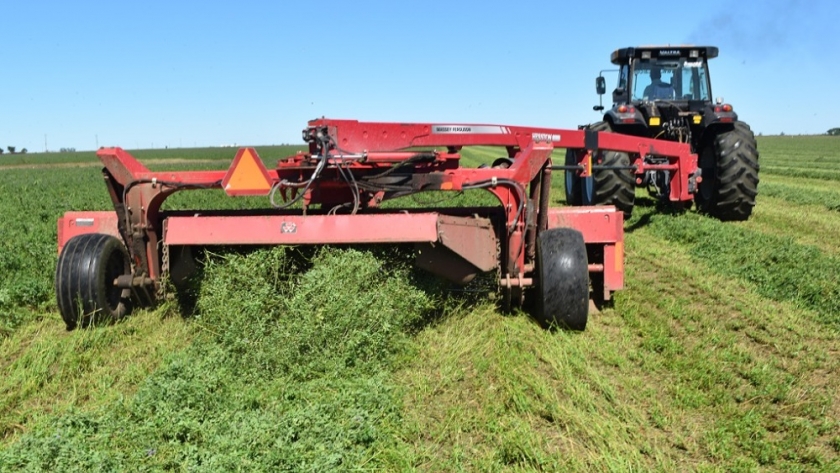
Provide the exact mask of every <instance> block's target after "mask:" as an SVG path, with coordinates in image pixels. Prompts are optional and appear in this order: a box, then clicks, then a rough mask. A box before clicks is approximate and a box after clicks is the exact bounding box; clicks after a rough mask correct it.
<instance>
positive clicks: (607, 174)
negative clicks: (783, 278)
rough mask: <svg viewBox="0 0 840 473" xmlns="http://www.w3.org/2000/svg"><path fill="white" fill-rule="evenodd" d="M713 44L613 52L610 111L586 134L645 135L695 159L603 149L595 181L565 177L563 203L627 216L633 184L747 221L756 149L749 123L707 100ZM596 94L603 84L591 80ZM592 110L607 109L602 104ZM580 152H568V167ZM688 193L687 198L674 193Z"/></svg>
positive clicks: (717, 214)
mask: <svg viewBox="0 0 840 473" xmlns="http://www.w3.org/2000/svg"><path fill="white" fill-rule="evenodd" d="M717 55H718V48H716V47H710V46H646V47H638V48H622V49H618V50H616V51H614V52H613V53H612V57H611V61H612V63H613V64H615V65H617V66H619V69H618V83H617V85H616V88H615V90H614V91H613V94H612V97H613V106H612V108H610V109H609V110H608V111H607V112H606V113H605V114H604V118H603V120H602V121H600V122H597V123H594V124H591V125H586V126H584V127H582V128H583V129H586V130H592V131H599V132H612V133H619V134H623V135H632V136H638V137H649V138H656V139H664V140H669V141H675V142H678V143H686V144H688V145H689V146H691V150H692V153H696V154H697V155H698V156H699V161H697V162H693V161H690V160H675V159H669V158H664V157H662V156H655V155H650V154H645V153H626V152H621V151H602V152H600V153H598V154H597V156H596V157H595V163H594V164H593V173H592V176H583V175H581V173H580V171H577V170H569V171H566V201H567V202H568V203H569V204H570V205H603V204H607V205H614V206H616V207H618V208H619V209H621V210H622V211H623V212H624V214H625V216H629V215H630V214H631V212H632V211H633V204H634V199H635V195H636V192H635V190H636V186H643V187H646V188H647V189H648V190H649V191H650V193H651V194H652V195H653V196H654V197H656V198H659V199H662V200H665V201H670V202H673V203H675V204H677V205H678V206H681V207H688V206H691V204H692V200H693V202H694V203H695V204H696V205H697V208H698V209H699V210H700V211H702V212H704V213H707V214H709V215H712V216H714V217H717V218H719V219H720V220H746V219H748V218H749V216H750V214H751V213H752V209H753V207H754V206H755V197H756V195H757V194H758V169H759V166H758V148H757V144H756V140H755V136H754V135H753V132H752V130H750V127H749V125H747V124H746V123H744V122H742V121H739V120H738V115H737V114H736V113H735V111H734V109H733V107H732V105H730V104H728V103H725V102H724V101H723V99H721V98H718V99H715V100H712V97H713V96H712V83H711V79H710V76H709V64H708V60H709V59H712V58H715V57H717ZM595 86H596V91H597V93H598V94H599V95H603V94H604V93H606V81H605V79H604V77H603V76H601V75H599V76H598V77H597V78H596V81H595ZM595 110H596V111H602V110H604V107H603V106H602V105H598V106H596V107H595ZM583 157H584V153H583V152H582V151H580V150H575V149H571V150H568V151H567V154H566V164H567V165H575V164H577V163H579V162H580V161H581V159H583ZM681 188H688V191H689V193H690V194H691V196H692V199H688V200H686V199H683V198H681V197H680V196H679V195H678V194H679V193H678V192H677V191H676V190H675V189H681Z"/></svg>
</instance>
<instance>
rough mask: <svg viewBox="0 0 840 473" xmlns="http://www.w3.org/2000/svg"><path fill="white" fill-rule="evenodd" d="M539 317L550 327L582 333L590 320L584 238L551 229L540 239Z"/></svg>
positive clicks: (536, 311)
mask: <svg viewBox="0 0 840 473" xmlns="http://www.w3.org/2000/svg"><path fill="white" fill-rule="evenodd" d="M534 302H535V305H536V307H535V309H536V310H535V314H534V315H535V317H536V319H537V320H538V321H539V322H540V323H542V324H543V325H544V326H546V327H557V328H567V329H570V330H578V331H582V330H585V329H586V321H587V319H588V318H589V269H588V262H587V258H586V245H585V243H584V240H583V235H582V234H581V233H580V232H579V231H577V230H573V229H571V228H551V229H548V230H545V231H543V232H542V233H540V235H539V236H538V237H537V286H536V291H535V301H534Z"/></svg>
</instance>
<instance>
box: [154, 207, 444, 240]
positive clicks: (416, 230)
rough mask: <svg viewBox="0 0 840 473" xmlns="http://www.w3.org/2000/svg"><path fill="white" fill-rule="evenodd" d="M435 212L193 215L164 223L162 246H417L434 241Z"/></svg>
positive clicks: (169, 219) (436, 220) (436, 235)
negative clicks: (402, 244) (394, 244)
mask: <svg viewBox="0 0 840 473" xmlns="http://www.w3.org/2000/svg"><path fill="white" fill-rule="evenodd" d="M438 217H439V215H438V214H437V213H419V214H402V213H393V214H377V215H309V216H299V215H285V216H279V215H271V216H267V215H266V216H232V217H218V216H197V217H174V216H173V217H169V218H167V219H166V223H165V226H166V230H165V233H164V243H165V244H167V245H302V244H348V243H417V242H435V241H437V240H438V228H437V223H438Z"/></svg>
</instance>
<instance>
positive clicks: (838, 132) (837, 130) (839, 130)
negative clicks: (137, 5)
mask: <svg viewBox="0 0 840 473" xmlns="http://www.w3.org/2000/svg"><path fill="white" fill-rule="evenodd" d="M827 133H828V134H829V135H831V136H840V128H832V129H830V130H828V132H827Z"/></svg>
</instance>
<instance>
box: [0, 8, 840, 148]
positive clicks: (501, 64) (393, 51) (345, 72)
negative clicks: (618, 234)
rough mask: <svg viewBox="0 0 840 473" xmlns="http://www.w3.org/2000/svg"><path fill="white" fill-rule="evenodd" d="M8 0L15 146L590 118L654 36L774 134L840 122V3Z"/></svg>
mask: <svg viewBox="0 0 840 473" xmlns="http://www.w3.org/2000/svg"><path fill="white" fill-rule="evenodd" d="M2 2H3V3H2V8H0V12H2V17H3V26H2V28H0V41H2V42H0V45H2V55H0V57H2V58H3V63H2V66H3V72H2V76H0V77H2V78H0V84H2V89H0V147H3V148H5V147H6V146H10V145H11V146H16V147H17V148H18V149H20V148H24V147H25V148H28V150H29V151H30V152H34V151H43V150H44V147H45V143H44V142H45V137H46V141H47V146H48V147H49V149H50V150H56V149H58V148H61V147H74V148H76V149H78V150H89V149H95V148H96V146H97V145H99V146H122V147H124V148H149V147H154V148H162V147H164V146H169V147H192V146H215V145H223V144H238V145H267V144H279V143H298V142H299V141H300V130H301V129H302V128H303V127H304V126H305V125H306V121H307V120H309V119H311V118H315V117H320V116H327V117H330V118H353V119H359V120H365V121H402V122H428V121H438V122H440V121H446V122H465V123H499V124H511V125H535V126H548V127H557V128H575V127H576V126H577V125H579V124H583V123H589V122H593V121H597V120H599V118H600V115H599V114H597V113H596V112H594V111H592V106H593V105H595V104H597V100H598V97H597V95H595V91H594V78H595V76H597V75H598V71H599V70H601V69H608V68H611V64H610V63H609V55H610V53H611V52H612V51H613V50H614V49H616V48H619V47H625V46H633V45H641V44H686V43H689V44H698V45H702V44H709V45H716V46H718V47H719V48H720V57H718V58H717V59H715V60H714V61H713V62H712V64H711V66H712V71H711V74H712V82H713V93H714V95H715V96H722V97H724V98H725V100H726V101H727V102H729V103H732V104H733V105H734V107H735V110H736V111H737V112H738V114H739V116H740V118H741V119H742V120H744V121H746V122H747V123H749V124H750V125H751V126H752V127H753V129H754V130H755V132H756V133H759V132H760V133H763V134H778V133H780V132H784V133H785V134H811V133H824V132H825V131H826V130H828V129H829V128H832V127H837V126H840V114H838V113H837V111H838V110H840V93H838V87H840V82H838V81H839V80H840V65H838V64H840V59H838V58H840V53H839V52H838V50H840V36H838V33H837V28H838V26H837V20H838V19H840V6H838V5H840V3H838V2H836V1H835V0H817V1H804V0H803V1H766V2H758V1H751V0H745V1H739V2H727V1H716V0H706V1H703V2H614V1H596V2H576V3H571V4H568V5H563V4H562V3H563V2H554V1H543V2H536V1H529V0H519V1H516V2H510V1H504V2H503V1H496V0H483V1H474V2H453V1H435V0H430V1H415V0H403V1H365V0H358V1H352V2H351V1H333V0H322V1H318V2H305V1H296V2H292V1H248V0H240V1H238V2H230V1H225V2H221V1H202V2H186V1H184V2H178V1H174V0H171V1H156V0H148V1H144V2H132V1H128V2H121V1H117V2H115V1H107V2H92V1H76V2H45V1H38V0H31V1H29V2H19V1H12V0H2ZM612 83H613V78H612V77H610V79H609V84H610V89H611V87H612Z"/></svg>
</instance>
